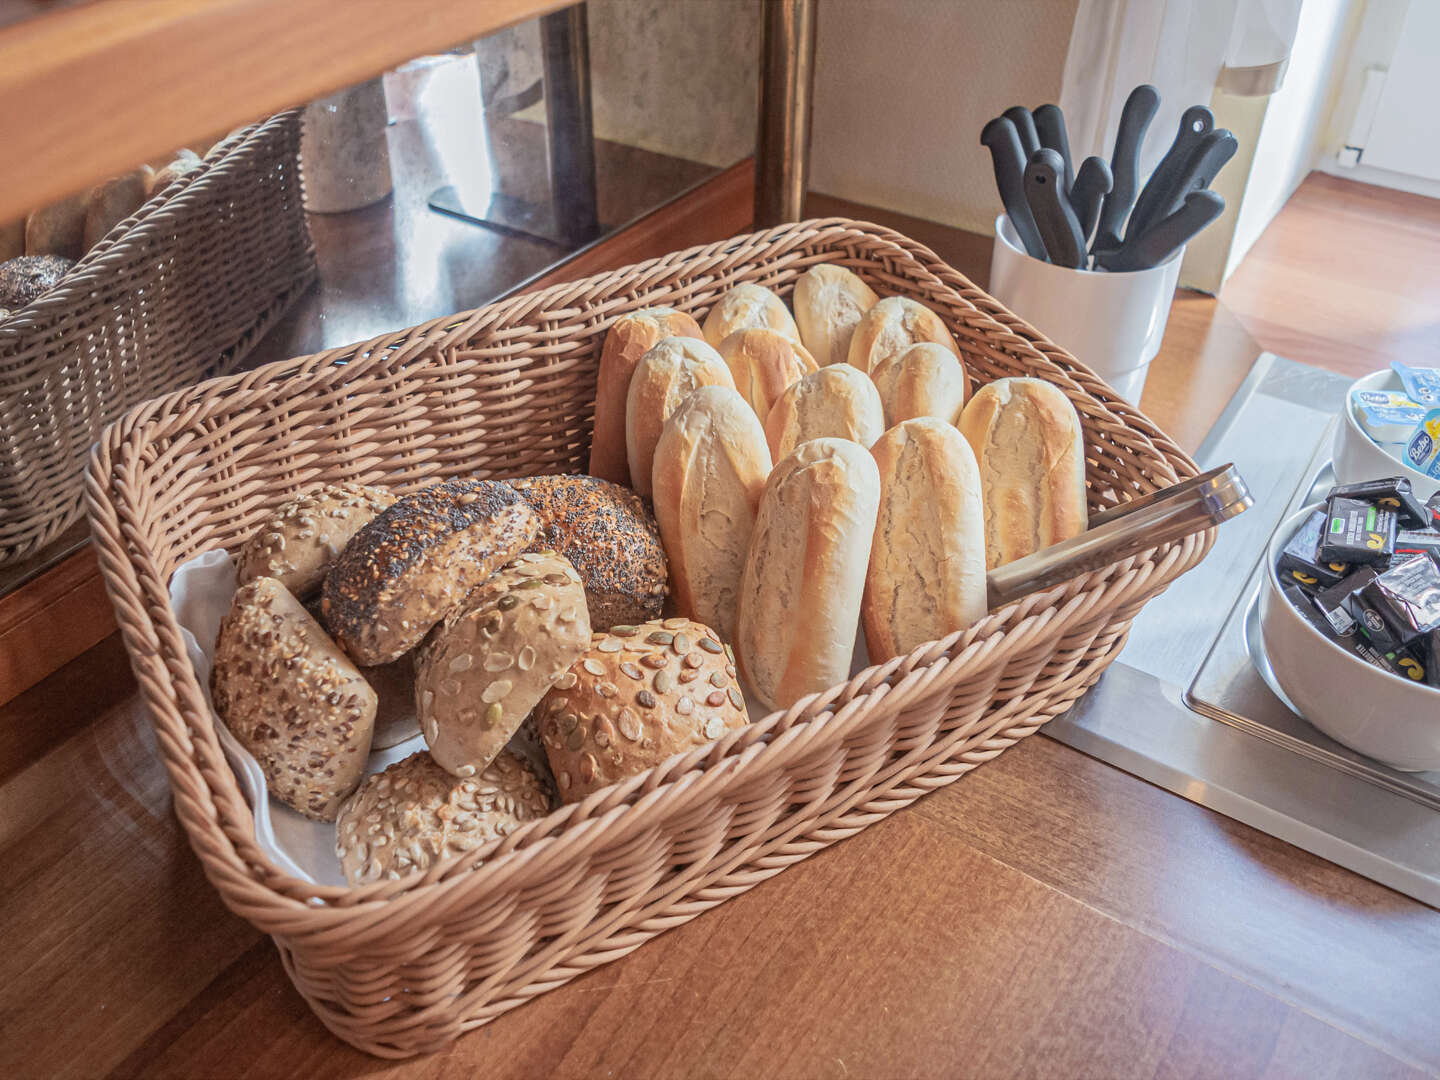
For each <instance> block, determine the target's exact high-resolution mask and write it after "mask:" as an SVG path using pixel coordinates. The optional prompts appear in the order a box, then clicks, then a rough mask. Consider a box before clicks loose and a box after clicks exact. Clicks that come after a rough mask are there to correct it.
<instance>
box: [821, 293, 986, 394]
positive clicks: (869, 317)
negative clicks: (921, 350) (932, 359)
mask: <svg viewBox="0 0 1440 1080" xmlns="http://www.w3.org/2000/svg"><path fill="white" fill-rule="evenodd" d="M922 341H933V342H934V343H935V344H937V345H943V346H945V348H947V349H949V350H950V351H951V352H953V353H954V354H955V355H956V356H959V355H960V349H959V348H958V347H957V346H956V344H955V339H954V338H953V337H952V336H951V335H950V331H949V329H948V328H947V327H946V326H945V324H944V323H943V322H942V321H941V320H940V316H939V315H936V314H935V313H934V312H933V311H931V310H930V309H929V308H927V307H926V306H925V305H924V304H917V303H916V302H915V301H914V300H911V299H910V298H909V297H905V296H887V297H886V298H885V299H884V300H881V301H880V302H879V303H878V304H876V305H875V306H874V307H872V308H871V309H870V310H869V311H867V312H866V313H865V314H864V315H862V316H861V317H860V322H859V323H857V324H856V326H855V336H854V337H852V338H851V339H850V355H849V360H850V365H851V367H857V368H859V369H860V370H861V371H863V372H865V374H866V375H869V374H870V373H871V372H873V371H874V370H875V369H876V368H877V367H879V366H880V365H881V364H882V363H883V362H884V361H886V360H888V359H890V357H892V356H899V355H900V354H901V353H902V352H904V351H905V350H906V349H908V348H910V346H911V345H916V344H918V343H919V342H922Z"/></svg>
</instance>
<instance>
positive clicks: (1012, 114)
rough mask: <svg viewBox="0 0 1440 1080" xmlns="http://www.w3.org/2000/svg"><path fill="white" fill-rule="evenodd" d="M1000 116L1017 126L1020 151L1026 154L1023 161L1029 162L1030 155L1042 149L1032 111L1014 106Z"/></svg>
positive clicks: (1021, 106)
mask: <svg viewBox="0 0 1440 1080" xmlns="http://www.w3.org/2000/svg"><path fill="white" fill-rule="evenodd" d="M1000 115H1001V116H1003V117H1005V119H1006V120H1009V121H1010V122H1011V123H1012V124H1014V125H1015V130H1016V131H1017V132H1019V133H1020V149H1021V150H1022V151H1024V153H1025V157H1024V158H1023V160H1025V161H1029V160H1030V155H1031V154H1033V153H1035V151H1036V150H1039V149H1040V135H1039V133H1038V132H1036V130H1035V118H1034V117H1033V116H1031V115H1030V110H1029V109H1027V108H1025V106H1024V105H1012V106H1010V108H1008V109H1006V110H1005V111H1004V112H1003V113H1001V114H1000Z"/></svg>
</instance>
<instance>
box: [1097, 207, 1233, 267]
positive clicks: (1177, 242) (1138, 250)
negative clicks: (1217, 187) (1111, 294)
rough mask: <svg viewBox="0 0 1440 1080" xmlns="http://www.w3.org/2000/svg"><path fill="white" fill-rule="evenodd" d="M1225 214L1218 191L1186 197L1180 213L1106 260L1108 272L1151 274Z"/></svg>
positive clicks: (1127, 240) (1105, 264) (1126, 240)
mask: <svg viewBox="0 0 1440 1080" xmlns="http://www.w3.org/2000/svg"><path fill="white" fill-rule="evenodd" d="M1224 212H1225V200H1224V198H1222V197H1221V195H1220V193H1219V192H1218V191H1211V190H1210V189H1209V188H1205V189H1204V190H1202V191H1192V192H1190V194H1188V195H1186V196H1185V201H1184V203H1183V204H1182V205H1181V207H1180V209H1179V210H1176V211H1175V212H1174V213H1173V214H1171V215H1170V216H1169V217H1166V218H1163V219H1162V220H1160V221H1157V222H1156V223H1155V224H1154V225H1152V226H1150V228H1148V229H1146V230H1145V231H1144V232H1143V233H1141V234H1140V235H1139V236H1137V237H1135V238H1134V239H1133V240H1132V239H1131V238H1130V237H1128V236H1127V237H1126V238H1125V246H1124V247H1122V248H1121V249H1120V250H1119V251H1116V252H1113V253H1111V254H1110V255H1109V256H1107V257H1106V259H1105V260H1104V263H1103V265H1104V267H1105V269H1107V270H1116V271H1123V270H1149V269H1150V268H1151V267H1152V266H1159V265H1160V264H1161V263H1163V262H1164V261H1165V260H1166V259H1168V258H1170V257H1171V256H1172V255H1174V254H1175V252H1177V251H1179V250H1180V248H1181V247H1183V246H1184V245H1185V244H1187V243H1189V242H1190V238H1191V237H1193V236H1194V235H1195V234H1196V233H1198V232H1199V231H1200V230H1201V229H1203V228H1205V226H1206V225H1209V224H1210V223H1211V222H1212V221H1214V220H1215V219H1216V218H1217V217H1219V216H1220V215H1221V214H1223V213H1224Z"/></svg>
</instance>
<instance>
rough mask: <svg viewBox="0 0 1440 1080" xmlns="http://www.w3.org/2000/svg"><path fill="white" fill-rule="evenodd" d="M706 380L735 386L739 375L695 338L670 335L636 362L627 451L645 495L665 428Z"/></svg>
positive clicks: (628, 403) (638, 487) (634, 483)
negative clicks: (736, 377)
mask: <svg viewBox="0 0 1440 1080" xmlns="http://www.w3.org/2000/svg"><path fill="white" fill-rule="evenodd" d="M702 386H728V387H730V388H731V389H732V390H733V389H734V388H735V380H734V379H732V378H731V377H730V369H729V368H728V367H726V366H725V361H724V360H721V359H720V354H719V353H717V352H716V351H715V350H714V349H712V348H711V347H710V346H709V345H707V344H705V342H703V341H696V340H695V339H694V338H680V337H672V338H666V339H665V340H664V341H662V342H660V344H658V345H656V346H655V347H654V348H653V349H651V350H650V351H649V352H647V353H646V354H645V355H644V356H642V357H641V358H640V363H639V364H637V365H636V367H635V374H634V376H633V377H632V378H631V379H630V394H629V396H628V397H627V398H626V399H625V454H626V457H627V458H628V460H629V462H630V486H631V487H633V488H634V489H635V490H636V491H637V492H639V493H640V494H641V495H649V494H650V466H651V463H652V462H653V461H654V459H655V444H656V443H657V442H659V441H660V430H661V428H663V427H664V426H665V421H666V420H669V419H670V414H671V413H673V412H674V411H675V410H676V409H678V408H679V407H680V403H681V402H682V401H684V400H685V398H686V396H687V395H688V394H689V393H690V392H691V391H692V390H696V389H698V388H699V387H702Z"/></svg>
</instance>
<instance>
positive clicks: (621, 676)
mask: <svg viewBox="0 0 1440 1080" xmlns="http://www.w3.org/2000/svg"><path fill="white" fill-rule="evenodd" d="M535 720H536V724H537V725H538V727H539V729H540V742H541V745H542V746H544V748H545V756H546V758H548V759H549V761H550V770H551V772H553V773H554V774H555V783H556V786H557V787H558V788H559V789H560V801H561V802H567V803H569V802H578V801H579V800H580V799H583V798H584V797H585V796H586V795H589V794H590V793H591V792H595V791H599V790H600V789H601V788H603V787H605V786H606V785H608V784H613V783H615V781H617V780H620V779H623V778H624V777H627V776H634V775H635V774H636V773H639V772H644V771H645V770H646V769H648V768H650V767H651V766H652V765H658V764H659V763H660V762H662V761H664V760H665V759H666V758H668V757H671V756H672V755H674V754H679V753H681V752H683V751H685V750H691V749H694V748H695V747H697V746H704V745H705V744H706V743H710V742H714V741H715V740H716V739H718V738H720V736H721V735H723V734H725V732H727V731H730V730H731V729H733V728H738V727H741V726H742V725H744V724H746V723H748V722H749V720H750V717H749V715H748V713H747V712H746V710H745V697H744V695H743V694H742V693H741V691H740V684H739V683H738V682H737V681H736V679H735V663H734V654H733V652H732V651H731V650H730V649H729V647H727V646H726V645H724V644H722V643H721V642H720V640H719V639H718V638H717V637H716V636H715V633H714V631H713V630H711V629H710V628H709V627H708V626H703V625H701V624H700V623H696V622H691V621H690V620H689V619H666V620H665V621H664V622H648V623H643V624H642V625H640V626H623V627H622V626H616V627H613V628H612V629H611V631H610V633H608V634H596V635H595V637H594V639H593V640H592V642H591V646H590V651H589V652H587V653H586V654H585V655H584V657H583V658H581V660H580V661H579V662H578V663H576V664H574V665H573V666H572V667H571V668H570V670H569V671H568V672H567V673H566V674H565V675H564V676H563V677H562V678H561V679H560V681H559V682H557V683H556V684H555V688H554V689H553V690H551V691H550V692H549V693H548V694H546V695H545V699H544V700H543V701H541V702H540V705H539V707H538V708H537V709H536V710H535Z"/></svg>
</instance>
